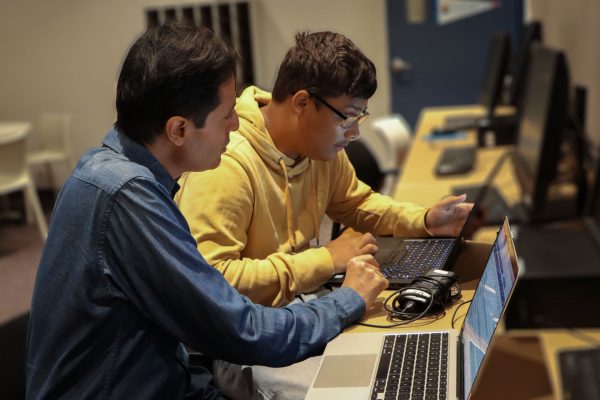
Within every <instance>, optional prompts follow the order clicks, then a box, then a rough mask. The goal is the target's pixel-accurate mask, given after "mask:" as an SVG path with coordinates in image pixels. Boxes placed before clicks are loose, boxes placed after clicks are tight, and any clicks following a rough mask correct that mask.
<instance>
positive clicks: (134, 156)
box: [102, 128, 179, 197]
mask: <svg viewBox="0 0 600 400" xmlns="http://www.w3.org/2000/svg"><path fill="white" fill-rule="evenodd" d="M102 144H103V145H104V146H105V147H108V148H110V149H112V150H113V151H115V152H116V153H119V154H123V155H124V156H125V157H127V159H129V160H130V161H132V162H134V163H136V164H140V165H142V166H144V167H146V168H148V169H149V170H150V172H152V173H153V174H154V176H155V178H156V180H157V181H158V182H159V183H160V184H161V185H163V186H164V187H165V188H166V189H167V191H168V192H169V193H171V197H173V196H175V193H177V191H178V190H179V185H178V184H177V180H176V179H173V178H172V177H171V176H170V175H169V173H168V172H167V170H166V169H165V167H163V165H162V164H161V163H160V162H159V161H158V160H157V159H156V157H154V156H153V155H152V153H150V152H149V151H148V149H146V148H145V147H144V146H143V145H141V144H139V143H136V142H134V141H133V140H131V139H129V138H128V137H127V136H126V135H124V134H122V133H121V132H119V131H117V130H116V129H115V128H112V129H111V130H110V131H108V133H107V134H106V136H105V137H104V140H103V141H102Z"/></svg>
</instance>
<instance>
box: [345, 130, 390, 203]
mask: <svg viewBox="0 0 600 400" xmlns="http://www.w3.org/2000/svg"><path fill="white" fill-rule="evenodd" d="M346 154H347V155H348V159H350V162H351V163H352V166H354V171H355V172H356V177H357V178H358V179H359V180H361V181H362V182H364V183H366V184H367V185H369V186H370V187H371V189H373V190H375V191H379V190H381V186H382V185H383V173H382V172H381V169H380V167H379V164H378V162H377V160H376V159H375V155H374V154H373V152H372V151H371V150H370V149H369V148H368V147H367V146H366V145H365V144H364V143H363V142H362V141H361V140H356V141H353V142H350V143H348V146H347V147H346Z"/></svg>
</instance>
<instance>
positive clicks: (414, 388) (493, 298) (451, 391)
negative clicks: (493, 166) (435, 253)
mask: <svg viewBox="0 0 600 400" xmlns="http://www.w3.org/2000/svg"><path fill="white" fill-rule="evenodd" d="M518 276H519V267H518V264H517V255H516V252H515V248H514V243H513V241H512V236H511V232H510V227H509V224H508V219H505V220H504V223H503V224H502V226H501V228H500V230H499V231H498V235H497V237H496V241H495V243H494V245H493V246H492V251H491V253H490V255H489V258H488V260H487V264H486V266H485V269H484V271H483V274H482V276H481V279H480V281H479V284H478V285H477V289H476V290H475V294H474V296H473V300H472V303H471V305H470V307H469V310H468V312H467V314H466V316H465V320H464V323H463V326H462V329H461V331H460V333H458V332H457V331H456V330H448V331H415V332H406V331H404V332H402V333H384V332H377V333H344V334H341V335H340V336H338V337H337V338H336V339H334V340H333V341H331V342H330V343H329V344H328V345H327V347H326V349H325V353H324V356H323V359H322V361H321V366H320V368H319V371H318V373H317V376H316V378H315V380H314V381H313V383H312V385H311V387H310V389H309V391H308V394H307V396H306V399H307V400H322V399H349V400H352V399H377V400H380V399H386V400H387V399H430V398H431V399H468V398H469V397H470V395H471V393H472V392H473V389H474V388H476V386H477V377H478V376H480V375H481V374H480V371H481V370H482V368H485V355H486V352H487V349H488V348H489V346H490V343H491V341H492V338H493V336H494V332H495V330H496V327H497V325H498V322H499V320H500V318H501V316H502V314H503V313H504V310H505V309H506V305H507V304H508V300H509V298H510V296H511V294H512V292H513V289H514V287H515V284H516V281H517V277H518ZM413 348H415V349H414V350H413Z"/></svg>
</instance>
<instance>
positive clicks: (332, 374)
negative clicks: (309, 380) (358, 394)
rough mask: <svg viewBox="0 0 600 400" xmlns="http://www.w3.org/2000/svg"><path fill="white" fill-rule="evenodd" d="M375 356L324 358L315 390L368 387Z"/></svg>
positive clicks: (359, 355) (360, 355) (357, 355)
mask: <svg viewBox="0 0 600 400" xmlns="http://www.w3.org/2000/svg"><path fill="white" fill-rule="evenodd" d="M376 359H377V354H355V355H345V356H333V355H332V356H325V357H324V358H323V364H321V369H320V370H319V374H318V376H317V379H316V380H315V384H314V386H313V387H315V388H332V387H364V386H369V384H370V383H371V377H372V376H373V369H374V365H375V360H376Z"/></svg>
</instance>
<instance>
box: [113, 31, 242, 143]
mask: <svg viewBox="0 0 600 400" xmlns="http://www.w3.org/2000/svg"><path fill="white" fill-rule="evenodd" d="M237 61H238V55H237V53H236V52H235V50H233V49H232V48H231V47H230V46H228V45H227V44H225V42H223V41H222V40H221V39H219V38H218V37H216V36H215V35H214V33H213V32H212V31H210V30H209V29H207V28H204V27H196V26H189V25H183V24H178V23H169V24H165V25H161V26H158V27H155V28H150V29H149V30H147V31H146V32H144V33H143V34H142V35H141V36H140V37H139V38H138V39H137V40H136V41H135V43H134V44H133V45H132V46H131V48H130V49H129V52H128V54H127V56H126V57H125V61H124V62H123V67H122V69H121V73H120V75H119V82H118V84H117V99H116V107H117V122H116V123H115V126H116V128H117V129H118V130H119V131H120V132H122V133H123V134H125V135H127V136H128V137H129V138H131V139H132V140H134V141H135V142H137V143H140V144H150V143H152V142H153V141H154V140H155V139H156V137H157V136H158V135H159V134H160V133H161V132H162V130H163V129H164V126H165V124H166V122H167V120H168V119H169V118H170V117H172V116H175V115H180V116H183V117H185V118H189V119H190V120H192V121H194V123H195V125H196V127H198V128H201V127H203V126H204V124H205V122H206V117H207V116H208V114H209V113H210V112H211V111H213V110H214V109H215V108H217V106H218V105H219V102H220V99H219V91H218V89H219V86H221V85H222V84H224V83H225V82H227V80H228V79H230V78H231V77H233V76H235V71H236V64H237Z"/></svg>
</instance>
